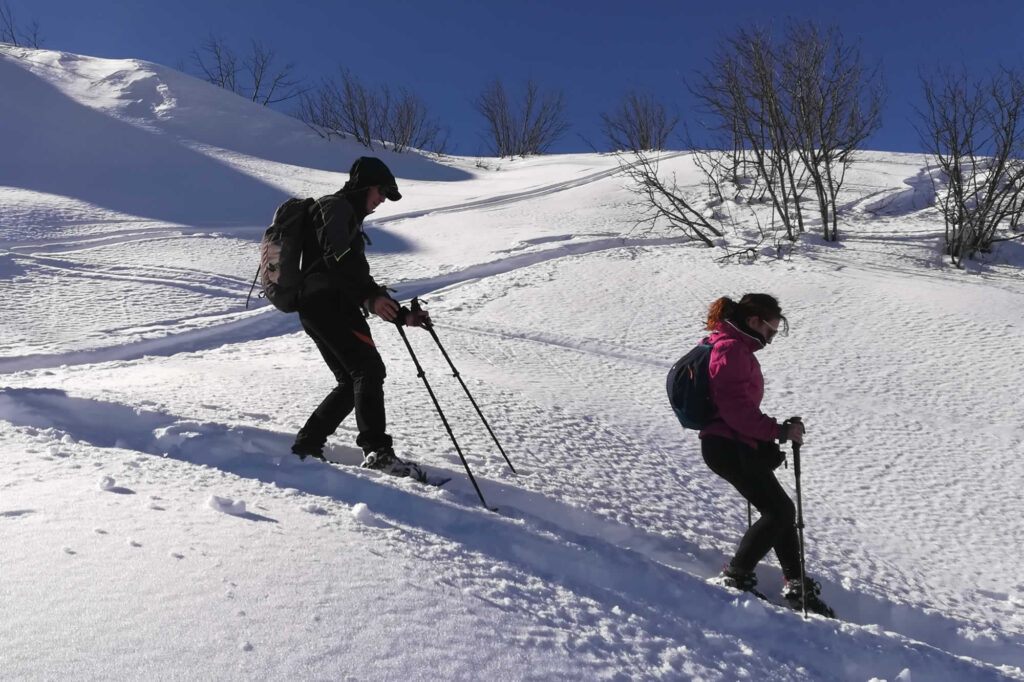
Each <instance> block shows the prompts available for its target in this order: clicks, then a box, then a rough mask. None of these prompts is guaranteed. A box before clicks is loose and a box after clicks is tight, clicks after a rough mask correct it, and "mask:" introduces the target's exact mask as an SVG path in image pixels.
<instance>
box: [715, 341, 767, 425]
mask: <svg viewBox="0 0 1024 682" xmlns="http://www.w3.org/2000/svg"><path fill="white" fill-rule="evenodd" d="M709 370H710V374H711V398H712V400H713V401H714V403H715V406H716V407H717V408H718V417H719V418H720V419H721V420H722V421H724V422H725V424H726V426H728V427H729V428H731V429H733V430H734V431H736V432H738V433H739V434H740V435H743V436H746V437H748V438H753V439H754V440H775V439H776V438H778V437H779V429H780V427H779V424H778V422H776V421H775V420H774V419H772V418H771V417H769V416H768V415H766V414H764V413H763V412H761V397H762V395H763V393H764V378H763V377H762V376H761V368H760V366H758V365H757V363H756V361H755V360H754V357H753V355H752V354H751V353H750V351H749V350H747V349H746V348H744V347H743V346H742V345H741V344H740V343H738V342H735V341H720V342H719V343H717V344H715V348H714V351H712V355H711V364H710V366H709Z"/></svg>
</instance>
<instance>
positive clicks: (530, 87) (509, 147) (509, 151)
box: [474, 78, 569, 158]
mask: <svg viewBox="0 0 1024 682" xmlns="http://www.w3.org/2000/svg"><path fill="white" fill-rule="evenodd" d="M474 106H475V107H476V110H477V111H478V112H479V113H480V115H481V116H483V117H484V119H485V120H486V121H487V140H488V141H489V143H490V146H491V151H492V152H493V153H494V155H495V156H500V157H509V158H511V157H515V156H532V155H535V154H544V153H546V152H547V151H548V149H550V147H551V145H552V144H554V143H555V142H556V141H557V140H558V139H559V138H561V137H562V136H563V135H564V134H565V133H566V132H567V131H568V130H569V124H568V122H567V121H566V119H565V100H564V98H563V96H562V93H561V91H553V92H548V93H542V92H541V91H540V87H539V86H538V85H537V83H536V82H535V81H533V80H529V81H527V82H526V85H525V87H524V90H523V95H522V98H521V99H520V100H519V102H518V104H517V103H514V102H512V101H511V100H510V99H509V97H508V95H507V93H506V90H505V85H504V83H502V81H501V79H500V78H495V79H494V80H493V81H491V83H490V84H489V85H488V86H487V87H485V88H484V90H483V91H482V92H481V93H480V95H479V96H478V97H477V99H476V100H475V102H474Z"/></svg>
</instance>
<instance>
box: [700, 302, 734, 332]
mask: <svg viewBox="0 0 1024 682" xmlns="http://www.w3.org/2000/svg"><path fill="white" fill-rule="evenodd" d="M734 312H736V301H734V300H732V299H731V298H729V297H728V296H723V297H722V298H720V299H718V300H717V301H715V302H714V303H712V304H711V307H710V308H708V321H707V325H706V326H705V327H704V329H706V330H707V331H709V332H713V331H715V330H717V329H718V327H719V326H720V325H721V324H722V323H723V322H725V321H726V320H728V319H729V318H730V317H731V316H732V314H733V313H734Z"/></svg>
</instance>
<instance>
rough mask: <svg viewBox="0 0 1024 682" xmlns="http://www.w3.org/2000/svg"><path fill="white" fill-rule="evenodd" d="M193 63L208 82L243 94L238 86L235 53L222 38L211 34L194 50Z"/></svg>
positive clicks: (237, 68) (237, 93)
mask: <svg viewBox="0 0 1024 682" xmlns="http://www.w3.org/2000/svg"><path fill="white" fill-rule="evenodd" d="M192 63H193V64H194V65H195V67H196V68H197V69H198V70H199V73H200V75H201V76H202V77H203V78H205V79H206V82H207V83H213V84H214V85H216V86H217V87H221V88H224V89H225V90H230V91H231V92H233V93H235V94H236V95H241V94H243V93H242V91H241V89H240V88H239V86H238V70H239V67H238V62H237V60H236V59H235V53H234V52H233V51H232V50H231V48H230V47H228V46H227V45H226V44H225V43H224V41H223V40H221V39H220V38H218V37H216V36H214V35H210V36H209V37H208V38H207V39H206V41H205V42H204V43H203V44H202V45H201V46H200V48H199V49H197V50H192Z"/></svg>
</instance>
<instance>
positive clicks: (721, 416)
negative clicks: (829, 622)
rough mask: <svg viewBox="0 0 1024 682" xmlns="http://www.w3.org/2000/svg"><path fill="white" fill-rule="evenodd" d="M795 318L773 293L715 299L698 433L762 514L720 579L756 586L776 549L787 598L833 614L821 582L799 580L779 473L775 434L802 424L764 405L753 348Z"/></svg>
mask: <svg viewBox="0 0 1024 682" xmlns="http://www.w3.org/2000/svg"><path fill="white" fill-rule="evenodd" d="M780 326H781V329H782V332H783V334H785V333H786V332H788V331H789V323H788V322H787V321H786V318H785V316H783V314H782V309H781V308H780V307H779V302H778V301H777V300H775V298H773V297H772V296H769V295H768V294H746V295H745V296H744V297H743V298H741V299H740V301H739V303H737V302H735V301H733V300H732V299H731V298H728V297H723V298H720V299H718V300H717V301H715V302H714V303H712V304H711V308H710V309H709V311H708V320H707V329H708V330H709V331H711V332H713V334H712V335H711V336H710V337H709V338H708V341H709V342H711V343H712V344H713V346H712V349H711V360H710V364H709V370H710V372H709V373H710V377H711V398H712V402H714V405H715V414H714V417H713V418H712V420H711V423H710V424H708V425H707V427H705V428H704V429H703V430H702V431H701V432H700V439H701V441H700V449H701V454H702V455H703V456H704V462H705V463H706V464H707V465H708V467H710V468H711V470H712V471H714V472H715V473H716V474H718V475H719V476H721V477H722V478H724V479H725V480H726V481H728V482H729V483H731V484H732V486H733V487H734V488H736V490H738V491H739V493H740V494H741V495H743V497H744V498H746V499H747V501H749V502H750V504H752V505H753V506H754V507H755V508H756V509H757V510H758V512H760V514H761V518H760V519H758V521H757V522H756V523H754V524H753V525H751V526H750V528H749V529H748V530H747V532H746V534H744V536H743V539H742V540H741V541H740V544H739V547H738V548H737V549H736V554H735V555H734V556H733V558H732V560H731V561H730V562H729V564H728V565H727V566H726V567H725V569H724V570H723V571H722V573H721V575H719V576H718V578H717V579H716V580H715V582H716V583H718V584H720V585H724V586H726V587H731V588H735V589H738V590H744V591H756V590H754V587H755V586H756V585H757V576H756V575H755V574H754V568H755V567H756V566H757V564H758V562H759V561H761V559H763V558H764V557H765V555H766V554H768V551H769V550H771V549H774V550H775V555H776V556H777V557H778V559H779V563H780V564H781V565H782V572H783V575H784V576H785V578H786V586H785V588H784V589H783V597H784V598H785V599H786V601H787V602H788V603H789V604H790V605H791V606H792V607H793V608H796V609H802V608H803V606H804V602H805V601H806V605H807V609H808V610H809V611H813V612H815V613H820V614H822V615H827V616H832V615H833V613H832V610H831V609H830V608H829V607H828V606H827V605H826V604H825V603H824V602H822V601H821V599H820V598H819V597H818V595H819V594H820V592H821V585H819V584H818V583H817V582H815V581H814V580H811V579H810V578H807V577H805V579H804V582H803V584H801V581H800V550H799V543H798V540H797V529H796V507H795V506H794V505H793V501H792V500H791V499H790V498H789V496H788V495H787V494H786V491H785V490H783V489H782V486H781V485H779V481H778V479H776V478H775V473H774V471H775V469H776V468H777V467H778V466H779V465H780V464H781V463H782V461H783V458H784V455H783V454H782V452H781V450H780V449H779V446H778V444H777V443H776V441H779V442H785V441H786V440H792V441H793V442H795V443H802V442H803V425H802V424H801V423H799V422H788V421H787V422H784V423H782V424H780V423H778V422H777V421H776V420H775V419H773V418H771V417H769V416H768V415H766V414H764V413H763V412H761V398H762V397H763V396H764V377H763V376H762V375H761V365H760V363H758V361H757V358H756V357H754V353H756V352H757V351H759V350H761V349H762V348H764V347H765V346H767V345H768V344H769V343H771V342H772V339H773V338H774V337H775V335H776V334H777V333H778V332H779V329H780Z"/></svg>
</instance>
